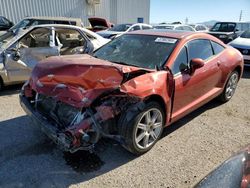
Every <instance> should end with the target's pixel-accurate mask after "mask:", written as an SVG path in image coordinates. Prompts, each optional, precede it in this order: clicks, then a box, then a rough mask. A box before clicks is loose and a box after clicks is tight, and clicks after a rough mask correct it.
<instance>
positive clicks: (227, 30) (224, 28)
mask: <svg viewBox="0 0 250 188" xmlns="http://www.w3.org/2000/svg"><path fill="white" fill-rule="evenodd" d="M247 29H250V22H217V23H215V25H214V26H213V27H212V28H211V29H210V30H209V32H208V33H209V34H210V35H213V36H215V37H217V38H218V39H220V40H222V41H223V42H224V43H226V44H227V43H229V42H231V41H232V40H234V39H235V38H237V37H238V36H239V35H240V34H241V33H242V32H243V31H245V30H247Z"/></svg>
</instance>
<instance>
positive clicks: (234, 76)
mask: <svg viewBox="0 0 250 188" xmlns="http://www.w3.org/2000/svg"><path fill="white" fill-rule="evenodd" d="M238 81H239V73H238V72H237V71H233V72H232V73H231V74H230V76H229V78H228V80H227V83H226V86H225V88H224V90H223V92H222V94H221V95H220V97H219V99H220V100H221V101H222V102H227V101H229V100H230V99H231V98H232V97H233V95H234V93H235V90H236V88H237V84H238Z"/></svg>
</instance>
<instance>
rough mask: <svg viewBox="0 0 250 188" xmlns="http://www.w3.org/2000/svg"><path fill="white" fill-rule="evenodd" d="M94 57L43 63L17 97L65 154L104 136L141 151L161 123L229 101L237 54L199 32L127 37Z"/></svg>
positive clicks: (155, 136) (238, 66)
mask: <svg viewBox="0 0 250 188" xmlns="http://www.w3.org/2000/svg"><path fill="white" fill-rule="evenodd" d="M93 56H94V57H95V58H94V57H92V56H88V55H78V56H76V55H75V56H70V57H59V58H58V57H56V58H48V59H46V60H45V61H43V62H41V63H39V64H37V65H36V67H35V68H34V70H33V72H32V76H31V78H30V80H29V82H26V84H25V85H24V87H23V90H22V92H21V94H20V102H21V105H22V107H23V109H24V110H25V111H26V112H27V114H29V115H31V116H32V118H33V119H34V121H35V122H36V125H38V126H40V127H41V128H42V130H44V132H45V133H46V134H47V135H48V136H49V137H50V138H51V139H52V140H54V141H55V142H56V143H58V144H59V145H60V146H61V148H63V149H64V150H66V151H70V152H75V151H77V150H79V149H83V150H84V149H85V150H89V149H91V148H92V147H93V145H94V144H95V143H97V142H98V140H99V139H100V138H102V137H107V138H112V139H115V140H117V141H119V142H120V143H121V144H122V145H123V146H124V147H125V148H126V149H128V150H129V151H130V152H132V153H134V154H143V153H145V152H147V151H149V150H150V149H151V148H152V147H153V145H154V144H155V143H156V142H157V140H158V139H159V138H160V136H161V133H162V130H163V128H164V127H165V126H168V125H170V124H172V123H173V122H175V121H177V120H178V119H180V118H182V117H183V116H185V115H186V114H188V113H190V112H191V111H193V110H195V109H197V108H199V107H200V106H202V105H203V104H205V103H207V102H208V101H210V100H212V99H214V98H215V97H218V96H219V97H220V99H221V101H223V102H226V101H229V100H230V99H231V98H232V96H233V94H234V92H235V90H236V86H237V83H238V80H239V78H240V77H241V75H242V71H243V58H242V55H241V54H240V53H239V52H238V51H237V50H235V49H234V48H231V47H229V46H227V45H225V44H223V43H222V42H221V41H220V40H218V39H216V38H215V37H213V36H211V35H207V34H205V33H193V32H171V31H170V32H163V31H159V30H149V31H137V32H132V33H131V34H130V33H126V34H124V35H122V36H120V37H118V38H115V39H114V40H113V41H111V42H109V43H108V44H106V45H104V46H103V47H102V48H100V49H98V50H97V51H95V53H94V54H93ZM60 62H63V64H60ZM51 74H52V75H53V76H52V78H53V79H51V76H50V75H51ZM58 101H60V102H58ZM48 120H50V121H48ZM52 124H53V125H52Z"/></svg>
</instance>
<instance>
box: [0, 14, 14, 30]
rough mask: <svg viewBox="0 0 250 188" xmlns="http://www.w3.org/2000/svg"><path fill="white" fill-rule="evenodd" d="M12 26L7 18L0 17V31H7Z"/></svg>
mask: <svg viewBox="0 0 250 188" xmlns="http://www.w3.org/2000/svg"><path fill="white" fill-rule="evenodd" d="M12 26H13V23H12V22H11V21H10V20H8V19H7V18H5V17H3V16H0V31H5V30H8V29H9V28H11V27H12Z"/></svg>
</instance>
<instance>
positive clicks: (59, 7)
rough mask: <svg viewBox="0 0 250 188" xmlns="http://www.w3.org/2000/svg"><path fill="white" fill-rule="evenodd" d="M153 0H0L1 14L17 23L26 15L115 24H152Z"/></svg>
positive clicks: (84, 22) (85, 23)
mask: <svg viewBox="0 0 250 188" xmlns="http://www.w3.org/2000/svg"><path fill="white" fill-rule="evenodd" d="M149 14H150V0H0V15H1V16H5V17H7V18H9V19H10V20H12V21H13V22H14V23H16V22H18V21H19V20H21V19H22V18H24V17H27V16H54V17H55V16H58V17H59V16H60V17H75V18H81V19H82V21H83V24H84V25H85V26H88V25H89V23H88V18H89V17H103V18H106V19H107V20H109V21H110V22H112V23H114V24H119V23H136V22H144V23H149V16H150V15H149Z"/></svg>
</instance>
